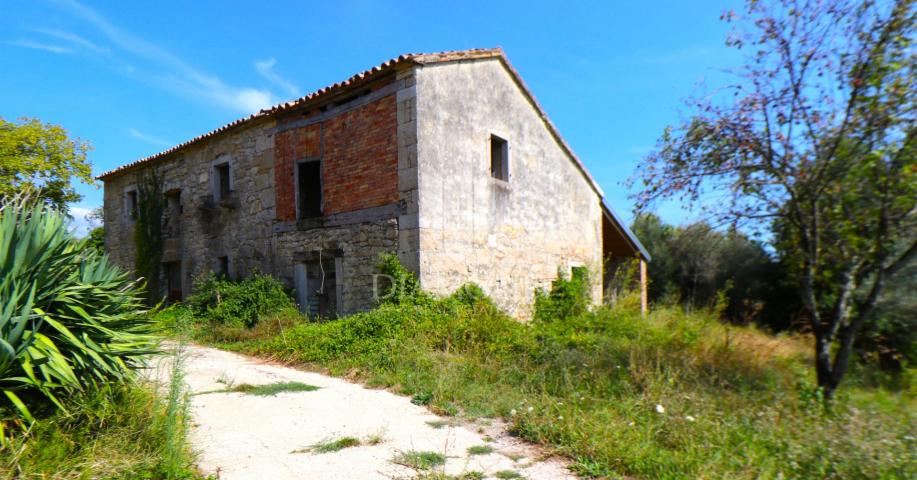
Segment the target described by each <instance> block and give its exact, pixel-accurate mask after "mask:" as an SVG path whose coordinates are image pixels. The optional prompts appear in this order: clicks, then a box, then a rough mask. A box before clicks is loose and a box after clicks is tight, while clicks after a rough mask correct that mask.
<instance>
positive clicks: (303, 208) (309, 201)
mask: <svg viewBox="0 0 917 480" xmlns="http://www.w3.org/2000/svg"><path fill="white" fill-rule="evenodd" d="M297 169H298V170H297V182H298V183H299V184H298V185H297V193H298V200H299V205H298V207H299V218H311V217H320V216H321V215H322V162H320V161H311V162H302V163H300V164H299V165H298V166H297Z"/></svg>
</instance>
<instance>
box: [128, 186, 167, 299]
mask: <svg viewBox="0 0 917 480" xmlns="http://www.w3.org/2000/svg"><path fill="white" fill-rule="evenodd" d="M164 209H165V198H164V197H163V193H162V177H161V176H160V175H159V173H158V172H156V171H155V170H150V171H148V172H142V173H140V174H139V175H138V177H137V218H136V222H135V223H134V245H135V246H136V257H135V259H134V267H135V269H136V271H137V275H139V276H141V277H143V278H144V279H146V294H147V301H148V302H149V303H150V304H153V303H156V302H157V301H158V300H159V297H160V286H159V277H160V270H161V268H162V250H163V234H162V215H163V211H164Z"/></svg>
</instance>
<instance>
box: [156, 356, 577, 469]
mask: <svg viewBox="0 0 917 480" xmlns="http://www.w3.org/2000/svg"><path fill="white" fill-rule="evenodd" d="M183 357H184V373H185V381H186V383H187V384H188V387H189V390H190V392H191V395H192V396H191V414H192V425H193V430H192V433H191V442H192V444H193V446H194V448H195V450H196V451H197V452H198V465H199V467H200V468H201V470H202V471H203V472H204V473H207V474H216V475H217V476H218V478H220V479H221V480H237V479H258V480H263V479H272V480H274V479H276V480H280V479H347V480H360V479H411V478H424V477H423V475H424V474H429V473H445V474H448V475H455V476H456V477H457V478H462V477H460V475H462V474H463V473H469V472H481V473H483V474H484V475H485V477H483V478H497V477H495V476H494V475H495V474H497V473H498V472H504V473H503V475H507V473H506V472H510V471H512V472H517V473H518V474H520V475H522V476H523V477H524V478H527V479H530V480H540V479H544V480H548V479H550V480H554V479H574V478H575V477H574V476H572V475H571V474H570V473H569V471H568V470H567V469H566V462H564V461H563V460H561V459H558V458H556V457H554V458H543V455H542V454H541V452H540V451H539V449H538V448H537V447H535V446H533V445H531V444H527V443H525V442H522V441H520V440H519V439H517V438H514V437H511V436H509V435H508V434H507V433H506V430H505V425H503V424H502V423H501V422H498V421H493V422H488V421H480V422H477V423H474V424H457V423H456V422H455V420H454V419H450V418H444V417H439V416H437V415H434V414H432V413H431V412H430V411H429V410H427V409H426V408H424V407H420V406H417V405H414V404H412V403H411V402H410V399H408V398H406V397H402V396H398V395H395V394H393V393H391V392H388V391H386V390H373V389H369V388H365V387H363V386H360V385H357V384H353V383H350V382H347V381H346V380H343V379H339V378H334V377H329V376H326V375H321V374H318V373H312V372H305V371H301V370H296V369H294V368H289V367H283V366H278V365H274V364H270V363H267V362H263V361H260V360H257V359H253V358H250V357H246V356H242V355H237V354H234V353H229V352H224V351H221V350H216V349H213V348H205V347H198V346H185V347H184V351H183ZM170 361H171V360H170V358H169V357H164V360H163V361H161V362H160V364H159V365H157V366H156V370H155V371H156V373H155V375H156V376H158V377H159V378H160V379H164V378H167V377H168V370H169V362H170ZM280 382H302V383H305V384H308V385H313V386H315V387H318V389H317V390H314V391H298V392H289V391H288V392H281V393H277V394H276V395H269V396H258V395H252V394H249V393H241V392H225V391H221V390H227V389H228V388H229V389H231V388H232V387H238V386H239V385H242V384H250V385H268V384H276V383H280ZM208 392H209V393H208ZM437 427H438V428H437ZM344 437H352V438H355V439H358V440H359V441H360V445H357V446H351V447H348V448H343V449H341V450H338V451H334V452H329V453H317V452H315V451H314V449H310V447H312V446H314V445H316V444H319V443H322V442H331V441H334V440H339V439H341V438H344ZM484 445H486V446H488V447H490V448H491V449H492V452H490V453H484V454H478V455H471V454H469V453H468V449H469V448H470V447H480V446H484ZM482 450H485V451H486V450H487V449H482ZM411 452H435V453H437V454H440V455H442V456H444V457H445V459H446V461H445V464H444V465H439V466H435V467H433V468H430V469H423V468H411V467H409V466H405V465H403V464H399V463H398V457H399V456H402V459H401V461H400V463H410V462H409V461H408V462H405V461H404V460H405V459H404V456H405V455H407V456H408V457H410V454H411ZM408 460H409V458H408ZM434 463H435V462H434ZM436 478H440V477H436ZM467 478H482V477H480V476H468V477H467Z"/></svg>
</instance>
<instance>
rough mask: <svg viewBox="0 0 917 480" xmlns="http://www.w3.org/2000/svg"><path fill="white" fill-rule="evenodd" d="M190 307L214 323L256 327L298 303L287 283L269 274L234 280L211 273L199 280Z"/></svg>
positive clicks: (199, 316)
mask: <svg viewBox="0 0 917 480" xmlns="http://www.w3.org/2000/svg"><path fill="white" fill-rule="evenodd" d="M187 306H188V308H189V309H190V310H191V313H192V314H193V315H194V316H195V317H197V318H202V319H206V320H207V321H208V322H210V323H213V324H217V325H225V326H234V327H253V326H254V325H255V324H256V323H258V320H259V319H260V318H261V317H262V316H264V315H268V314H272V313H275V312H277V311H280V310H283V309H291V308H293V307H294V303H293V300H292V299H291V298H290V296H289V295H288V294H287V292H286V291H285V290H284V287H283V284H281V283H280V282H278V281H277V280H275V279H274V278H273V277H271V276H269V275H261V274H259V273H255V274H253V275H252V276H250V277H248V278H246V279H244V280H241V281H232V280H229V279H227V278H225V277H220V276H217V275H214V274H212V273H211V274H209V275H208V276H205V277H203V278H201V279H200V280H198V281H197V282H196V283H195V286H194V294H193V295H191V296H190V297H189V298H188V301H187Z"/></svg>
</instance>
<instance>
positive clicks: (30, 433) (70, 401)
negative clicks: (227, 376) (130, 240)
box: [0, 198, 194, 478]
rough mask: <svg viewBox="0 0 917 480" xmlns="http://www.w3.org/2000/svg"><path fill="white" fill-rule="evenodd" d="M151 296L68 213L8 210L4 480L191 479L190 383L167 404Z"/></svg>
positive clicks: (0, 439) (178, 384)
mask: <svg viewBox="0 0 917 480" xmlns="http://www.w3.org/2000/svg"><path fill="white" fill-rule="evenodd" d="M153 331H154V325H153V323H152V322H151V321H150V319H149V316H148V315H147V313H146V312H145V310H144V309H143V308H142V292H141V290H140V289H139V288H137V287H136V286H135V284H134V283H133V282H132V281H130V280H129V279H128V278H127V276H126V275H125V273H123V272H122V271H120V270H119V269H118V268H116V267H114V266H113V265H111V264H110V263H108V259H107V257H106V256H105V255H104V254H102V253H100V252H98V251H97V250H95V249H93V248H88V246H87V241H85V240H83V241H80V240H77V239H75V238H73V237H72V236H71V235H70V233H68V231H67V228H66V216H65V215H64V214H62V213H60V212H58V211H57V210H54V209H52V208H51V207H48V206H45V204H43V203H39V202H36V201H34V200H30V199H28V198H18V199H13V200H11V201H9V202H7V203H5V204H3V205H2V208H0V391H2V393H3V396H2V397H0V478H52V477H53V478H113V477H118V478H187V477H191V476H193V475H194V472H193V471H192V470H191V469H190V468H189V465H190V461H191V460H190V456H189V454H188V449H187V444H186V442H185V435H184V431H185V428H186V423H185V411H184V409H185V399H184V394H183V387H184V383H183V382H182V380H181V376H180V369H175V371H174V375H173V379H172V383H171V385H170V388H169V394H168V395H167V396H166V397H165V398H160V397H157V396H156V395H155V394H154V392H153V387H152V386H151V385H146V384H144V383H141V382H139V380H138V377H137V375H135V372H134V370H135V369H137V368H139V367H141V366H142V365H144V361H145V359H146V356H148V355H149V354H152V353H155V352H156V350H155V348H154V347H155V344H154V340H155V337H154V336H153V335H152V334H153Z"/></svg>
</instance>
